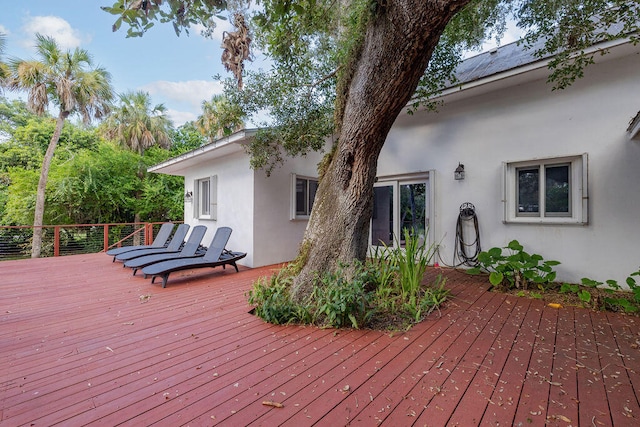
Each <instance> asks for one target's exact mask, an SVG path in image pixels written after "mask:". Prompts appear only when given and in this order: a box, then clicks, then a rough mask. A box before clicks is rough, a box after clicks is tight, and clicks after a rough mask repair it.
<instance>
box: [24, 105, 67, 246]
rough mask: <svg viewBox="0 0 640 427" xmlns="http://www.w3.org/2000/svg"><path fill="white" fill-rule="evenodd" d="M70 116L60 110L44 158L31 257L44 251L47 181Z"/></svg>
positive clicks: (34, 218) (37, 198)
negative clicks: (66, 121) (65, 123)
mask: <svg viewBox="0 0 640 427" xmlns="http://www.w3.org/2000/svg"><path fill="white" fill-rule="evenodd" d="M68 116H69V112H68V111H60V114H59V115H58V119H57V120H56V128H55V130H54V131H53V135H52V136H51V141H50V142H49V146H48V147H47V151H46V152H45V154H44V158H43V159H42V169H40V180H39V181H38V190H37V192H36V208H35V212H34V215H33V240H32V243H31V258H40V252H41V251H42V232H43V230H42V222H43V219H44V201H45V195H46V189H47V181H48V179H49V168H50V167H51V160H52V159H53V154H54V153H55V151H56V146H57V145H58V141H59V140H60V134H61V133H62V127H63V126H64V121H65V120H66V119H67V117H68Z"/></svg>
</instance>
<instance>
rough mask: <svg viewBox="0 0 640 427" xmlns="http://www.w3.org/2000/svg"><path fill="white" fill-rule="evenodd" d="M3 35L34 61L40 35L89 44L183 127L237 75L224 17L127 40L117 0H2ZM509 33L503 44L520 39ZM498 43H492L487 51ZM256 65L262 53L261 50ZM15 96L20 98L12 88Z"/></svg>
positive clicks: (125, 86)
mask: <svg viewBox="0 0 640 427" xmlns="http://www.w3.org/2000/svg"><path fill="white" fill-rule="evenodd" d="M1 1H2V8H1V10H2V12H1V14H0V32H2V33H4V34H5V35H6V41H7V46H6V51H5V57H12V56H14V57H18V58H23V59H27V58H32V57H33V45H34V40H35V34H36V33H40V34H44V35H48V36H52V37H54V38H55V39H56V40H57V42H58V43H59V45H60V46H61V47H63V48H65V49H73V48H75V47H81V48H83V49H86V50H87V51H88V52H89V53H90V54H91V55H92V56H93V59H94V61H95V63H96V64H99V65H101V66H103V67H104V68H106V69H107V70H108V71H109V72H110V73H111V75H112V82H113V85H114V88H115V90H116V92H117V93H123V92H126V91H131V90H143V91H146V92H148V93H149V94H150V95H151V99H152V101H153V103H154V104H158V103H163V104H164V105H165V107H167V110H168V113H169V116H170V118H171V119H172V120H173V122H174V124H175V125H176V126H179V125H181V124H183V123H184V122H186V121H188V120H194V119H195V118H196V117H197V116H198V114H199V113H200V111H201V107H200V106H201V104H202V101H204V100H209V99H210V98H211V96H212V95H214V94H219V93H221V92H222V87H221V85H220V84H219V83H218V82H216V81H214V79H213V76H215V75H217V74H219V75H221V76H223V77H228V76H229V77H230V76H231V75H230V73H227V72H226V71H225V70H224V68H223V66H222V64H221V62H220V56H221V55H222V49H221V48H220V42H221V38H222V32H223V31H224V30H227V31H229V30H232V27H231V26H230V24H229V21H228V20H227V21H219V25H218V27H217V28H216V30H215V33H214V38H212V39H205V38H204V37H202V36H200V33H199V30H197V29H194V30H192V31H190V34H189V35H188V36H187V35H186V34H184V33H183V34H182V35H181V36H180V37H178V36H176V34H175V32H174V31H173V26H172V25H171V24H156V25H155V26H154V27H153V28H151V29H150V30H149V31H148V32H147V33H146V34H145V35H144V36H143V37H136V38H126V36H125V35H126V28H124V26H123V28H121V29H120V30H119V31H117V32H115V33H114V32H112V31H111V27H112V25H113V23H114V22H115V20H116V18H115V17H114V16H113V15H110V14H108V13H106V12H104V11H102V9H100V6H111V5H112V4H113V2H112V1H111V0H28V1H13V0H11V1H10V0H1ZM515 39H516V37H515V36H514V35H512V34H511V33H510V32H509V31H508V32H507V34H505V36H504V37H503V39H502V44H503V45H504V44H506V43H510V42H512V41H514V40H515ZM493 45H494V43H488V44H486V45H485V49H488V48H490V47H492V46H493ZM256 57H257V61H256V64H252V63H248V64H247V67H248V68H251V67H257V66H258V65H257V64H259V60H260V57H259V55H256ZM5 95H6V96H8V97H14V96H20V97H21V98H23V99H26V95H13V94H11V93H5Z"/></svg>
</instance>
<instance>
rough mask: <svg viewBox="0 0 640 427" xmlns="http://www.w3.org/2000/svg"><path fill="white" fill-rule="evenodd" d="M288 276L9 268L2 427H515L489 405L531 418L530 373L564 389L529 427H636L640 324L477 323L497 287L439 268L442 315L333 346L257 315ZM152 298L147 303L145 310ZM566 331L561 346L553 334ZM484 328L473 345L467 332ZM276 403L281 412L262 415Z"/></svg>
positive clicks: (592, 319) (514, 314)
mask: <svg viewBox="0 0 640 427" xmlns="http://www.w3.org/2000/svg"><path fill="white" fill-rule="evenodd" d="M277 268H278V266H270V267H265V268H259V269H253V270H251V269H246V268H242V269H241V271H240V273H236V272H235V271H234V270H232V269H227V270H222V269H217V270H211V269H202V270H193V271H189V270H187V271H185V272H181V273H180V274H176V275H175V277H174V276H173V275H172V277H171V280H170V281H169V286H168V287H167V288H166V289H163V288H162V287H161V286H160V285H158V284H153V285H152V284H150V281H149V280H148V279H146V280H145V279H143V278H141V277H133V276H132V275H131V271H130V270H128V269H123V268H122V267H121V265H120V264H117V263H116V264H114V263H111V259H110V258H109V257H107V256H105V255H104V254H93V255H77V256H68V257H61V258H47V259H38V260H21V261H4V262H2V263H0V269H1V271H0V275H1V276H2V279H3V280H2V282H0V306H2V311H1V312H0V325H1V327H0V380H1V381H2V382H1V383H0V427H5V426H8V427H13V426H18V425H30V424H32V423H33V424H34V425H56V424H59V425H64V426H72V427H74V426H81V425H132V426H133V425H135V426H137V425H158V426H164V425H192V426H193V425H207V426H208V425H231V426H235V425H248V424H251V425H294V426H296V427H297V426H299V425H310V424H313V423H317V424H318V425H327V424H330V425H331V424H335V425H344V424H345V423H346V422H347V420H350V421H351V424H352V425H356V424H358V425H367V426H368V425H371V421H372V420H374V421H375V419H376V417H377V418H379V419H382V418H383V417H385V416H387V418H386V419H385V420H384V421H383V422H382V425H389V426H395V425H410V424H412V423H414V422H415V425H422V424H427V425H434V421H435V420H436V419H438V420H439V418H436V417H435V416H432V417H431V416H429V415H430V411H435V410H436V406H438V405H435V404H434V403H435V402H439V403H443V402H445V401H446V405H444V404H443V405H440V406H442V407H443V408H446V411H444V410H443V411H442V412H443V413H444V412H449V413H452V414H453V415H452V416H451V418H449V419H448V424H449V425H474V423H475V425H491V424H494V425H495V422H496V421H500V422H501V424H502V425H511V424H512V423H513V422H514V420H515V421H517V420H518V419H519V418H520V412H518V413H517V414H516V413H515V412H514V411H515V409H513V408H512V406H513V405H503V406H502V407H500V410H501V411H497V408H498V407H497V405H495V404H493V403H491V402H493V401H494V400H498V396H499V395H502V396H503V397H504V396H507V395H509V396H513V399H515V398H518V399H519V402H521V403H522V405H523V406H522V407H521V409H520V411H521V413H522V414H523V415H525V416H526V415H527V413H528V412H531V411H534V409H535V408H533V409H531V408H528V407H527V405H528V403H526V402H528V401H532V396H533V398H534V400H540V399H542V397H540V396H543V395H544V393H542V394H540V393H539V392H540V390H539V388H537V387H536V386H537V385H539V381H540V378H538V377H539V376H536V375H527V370H528V369H529V368H530V367H532V368H535V369H536V370H537V371H538V372H542V371H543V368H544V370H546V372H547V373H548V376H549V378H552V382H557V383H560V384H562V385H561V386H554V385H551V384H548V383H547V386H546V390H547V393H548V394H549V395H548V397H547V400H548V406H547V408H545V411H548V412H547V413H546V414H545V415H542V412H541V414H540V415H536V416H531V417H530V418H531V421H530V422H529V419H525V420H524V421H525V422H526V423H527V424H526V425H544V423H545V420H546V422H547V424H549V425H561V426H563V425H568V424H567V423H566V422H565V421H563V419H561V418H556V419H552V418H548V419H546V417H547V416H551V415H563V416H565V417H566V418H567V419H570V420H572V425H583V424H585V425H591V421H592V420H593V421H594V422H595V425H596V426H599V425H616V426H617V425H622V426H625V425H637V423H636V421H637V418H631V417H629V416H627V415H628V414H633V415H634V416H637V415H638V413H640V409H639V408H640V405H639V402H638V395H639V394H640V393H638V390H639V388H640V374H639V373H640V350H639V349H638V347H639V345H640V328H639V323H638V322H639V321H640V320H639V319H638V318H637V317H630V316H624V315H620V314H614V313H607V314H606V315H605V314H603V313H591V312H589V311H587V310H584V309H581V308H571V307H569V308H565V309H560V310H557V311H555V310H552V309H550V308H547V307H543V308H540V305H539V302H537V301H530V300H524V299H521V298H515V297H507V298H506V299H505V300H504V302H503V303H502V304H500V305H499V306H498V307H497V308H496V311H495V313H496V314H495V316H487V315H483V316H481V317H478V316H477V314H478V313H483V310H485V309H487V304H488V302H489V301H491V300H492V298H494V297H496V296H495V294H487V292H486V289H487V288H488V285H487V281H486V278H483V277H478V276H469V275H466V274H464V273H462V272H458V271H454V270H450V269H440V270H437V269H430V270H429V272H428V274H427V275H426V277H425V280H427V281H429V282H432V281H433V280H435V277H436V275H437V274H439V273H443V274H445V276H447V277H448V282H447V287H448V288H449V289H451V290H452V295H451V298H450V301H449V303H448V306H447V308H445V309H444V310H443V311H442V317H438V316H437V315H436V316H434V315H432V316H430V317H429V318H428V319H427V320H426V321H425V322H423V323H421V324H419V325H417V326H415V327H414V328H412V329H411V330H410V331H408V332H406V333H396V334H385V333H381V332H374V331H340V332H339V333H338V335H337V336H335V337H334V336H333V333H332V332H333V331H332V330H323V329H318V328H314V327H306V328H301V327H298V326H285V327H282V326H273V325H269V324H266V323H264V322H263V321H261V320H260V319H257V318H255V317H254V316H252V315H250V314H248V310H249V309H250V307H249V305H248V304H247V301H246V296H245V293H246V292H247V291H248V290H249V289H250V288H251V285H252V283H253V281H254V280H256V279H257V278H258V277H261V276H265V275H269V274H271V273H272V272H273V271H274V270H275V269H277ZM141 295H151V297H150V299H149V300H148V301H147V302H145V303H142V302H141V301H140V296H141ZM498 298H502V296H498ZM508 302H512V304H513V306H512V307H511V309H510V310H507V307H505V304H507V303H508ZM486 313H488V311H485V314H486ZM553 315H556V316H557V318H555V319H554V317H553ZM498 316H500V317H498ZM518 322H521V324H520V326H519V327H518ZM501 324H502V325H501ZM554 325H555V330H556V334H555V345H553V343H552V341H553V340H552V339H551V338H550V337H549V336H548V334H549V331H551V330H552V329H553V327H554ZM474 327H475V328H477V331H476V333H474V334H465V333H464V331H471V328H474ZM490 331H493V332H490ZM471 335H472V336H471ZM514 337H515V340H514ZM542 337H544V341H541V338H542ZM310 341H311V342H312V343H313V344H309V342H310ZM315 343H318V344H315ZM532 346H534V347H532ZM107 347H109V349H107ZM550 349H552V350H553V351H552V354H553V357H552V363H550V362H549V351H548V350H550ZM263 350H267V351H263ZM532 357H533V359H532ZM538 360H540V361H538ZM478 361H481V362H478ZM440 362H442V365H440V366H439V368H440V369H439V368H438V365H439V364H440ZM478 363H481V364H482V367H480V366H476V365H477V364H478ZM536 364H537V365H536ZM467 365H470V366H467ZM485 367H488V368H490V369H486V370H482V371H481V369H484V368H485ZM443 369H449V371H451V373H450V374H449V372H446V371H442V370H443ZM424 372H427V373H426V374H425V373H424ZM443 372H444V374H443ZM215 373H217V374H218V375H217V376H214V374H215ZM587 374H588V375H587ZM594 378H595V379H594ZM451 380H455V381H456V384H455V385H456V386H457V387H458V388H459V390H455V389H452V388H451V384H453V383H451ZM236 383H237V384H238V387H235V384H236ZM89 384H91V385H89ZM429 384H435V385H439V386H440V387H441V389H447V388H448V389H449V390H451V391H452V393H450V394H449V396H447V399H444V396H442V397H435V398H433V401H432V402H431V403H432V404H430V405H428V407H427V409H425V410H424V411H423V412H422V415H421V416H423V417H424V418H419V417H418V416H416V417H407V416H406V415H405V414H403V412H404V411H405V410H406V409H407V408H409V407H410V406H409V404H410V403H411V404H413V402H417V401H419V400H420V399H423V398H424V399H426V398H432V397H429V396H427V395H426V394H425V393H424V390H425V389H423V388H422V386H423V385H428V387H430V385H429ZM345 385H349V386H350V387H349V390H344V389H343V387H344V386H345ZM428 387H427V388H428ZM498 388H502V390H501V391H499V392H498V391H495V390H498ZM494 389H495V390H494ZM523 390H524V393H523ZM453 391H455V396H454V393H453ZM480 391H481V393H479V392H480ZM492 392H493V395H491V396H490V398H491V399H492V400H491V401H490V400H488V399H487V398H486V396H489V395H490V393H492ZM165 393H168V394H165ZM283 393H284V394H283ZM536 393H537V394H536ZM431 394H433V393H431ZM521 394H526V396H524V395H523V396H522V397H521V396H520V395H521ZM482 395H484V396H485V397H484V399H483V396H482ZM425 396H426V397H425ZM476 396H477V398H476ZM536 396H538V397H536ZM387 398H389V399H390V400H387ZM411 398H414V399H415V400H414V401H411V400H410V399H411ZM265 399H272V400H275V401H281V402H282V403H284V405H285V407H284V408H270V407H266V406H263V405H262V400H265ZM504 407H509V410H508V411H505V410H504ZM393 408H396V411H397V412H392V411H391V410H392V409H393ZM411 408H413V406H411ZM625 408H627V409H625ZM483 410H484V415H483V418H482V419H481V421H479V422H478V420H477V418H478V414H480V413H481V412H482V411H483ZM561 410H562V411H564V412H560V411H561ZM596 410H597V412H595V411H596ZM231 411H235V412H233V413H231ZM378 411H381V412H378ZM389 412H391V415H388V413H389ZM603 412H604V414H603ZM222 413H226V414H224V416H221V415H220V414H222ZM467 414H468V415H471V414H473V416H470V417H465V415H467ZM578 414H580V417H581V418H578V416H579V415H578ZM592 414H597V416H596V418H593V416H594V415H592ZM216 415H219V418H217V419H214V418H211V416H216ZM416 415H420V414H419V413H418V412H417V411H416ZM443 419H444V418H443ZM575 420H577V421H575ZM396 421H397V422H396ZM492 422H493V423H492ZM398 423H399V424H398ZM505 423H506V424H505Z"/></svg>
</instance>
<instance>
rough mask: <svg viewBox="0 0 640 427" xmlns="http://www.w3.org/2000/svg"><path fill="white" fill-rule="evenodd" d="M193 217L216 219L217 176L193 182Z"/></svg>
mask: <svg viewBox="0 0 640 427" xmlns="http://www.w3.org/2000/svg"><path fill="white" fill-rule="evenodd" d="M193 188H194V190H195V191H194V193H195V194H194V200H195V203H194V213H193V214H194V217H196V218H199V219H213V220H217V219H218V176H217V175H213V176H210V177H207V178H202V179H197V180H196V181H195V183H194V186H193Z"/></svg>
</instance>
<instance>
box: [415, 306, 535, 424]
mask: <svg viewBox="0 0 640 427" xmlns="http://www.w3.org/2000/svg"><path fill="white" fill-rule="evenodd" d="M518 302H519V301H515V300H514V298H507V299H506V300H505V301H504V303H505V305H511V306H513V309H512V310H511V311H510V313H509V316H508V318H506V319H505V320H504V323H505V325H504V327H503V328H502V330H501V331H500V332H499V333H498V334H497V336H496V338H495V341H494V342H493V344H492V346H491V348H490V349H489V350H488V351H487V353H486V355H485V358H484V359H483V360H482V361H481V363H479V364H477V366H474V367H475V369H476V370H477V373H476V374H475V376H474V378H473V381H472V383H471V384H470V385H469V387H468V388H467V390H466V392H465V393H464V396H463V397H462V399H461V400H460V401H459V403H458V405H457V406H456V408H455V410H454V412H453V414H452V415H451V418H450V419H449V420H448V423H449V424H450V425H460V426H464V425H478V424H479V423H480V421H481V419H482V416H483V415H484V412H485V411H486V408H487V405H489V399H490V397H491V394H492V393H493V391H494V389H495V388H496V386H497V384H498V379H499V377H500V373H501V372H502V370H503V369H504V366H505V363H506V362H507V358H508V356H509V354H510V350H511V348H512V345H513V343H514V341H515V339H516V336H517V334H518V331H519V330H520V328H521V327H522V322H523V321H524V318H525V316H526V314H527V311H528V309H529V304H527V302H528V301H527V302H525V303H524V304H518ZM426 413H427V412H425V414H426ZM477 414H479V415H477ZM423 418H425V417H423ZM427 421H428V420H427Z"/></svg>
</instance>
